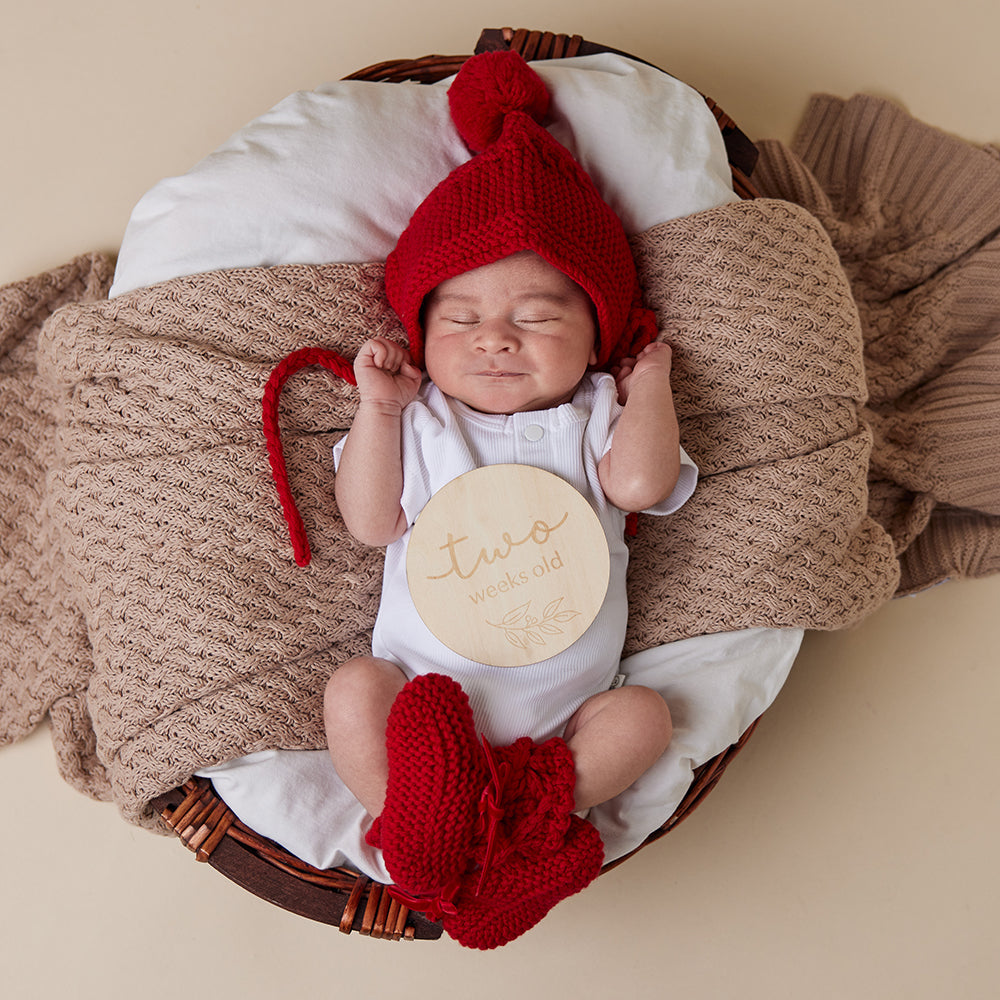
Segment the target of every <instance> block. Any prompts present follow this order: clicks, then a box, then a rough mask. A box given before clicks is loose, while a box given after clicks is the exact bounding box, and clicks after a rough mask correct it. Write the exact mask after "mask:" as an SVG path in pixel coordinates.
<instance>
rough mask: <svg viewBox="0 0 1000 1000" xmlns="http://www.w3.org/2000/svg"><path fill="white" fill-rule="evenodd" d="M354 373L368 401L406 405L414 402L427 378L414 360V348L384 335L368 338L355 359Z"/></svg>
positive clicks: (395, 405)
mask: <svg viewBox="0 0 1000 1000" xmlns="http://www.w3.org/2000/svg"><path fill="white" fill-rule="evenodd" d="M354 377H355V378H356V379H357V381H358V391H359V392H360V393H361V401H362V402H364V403H378V404H385V405H389V406H391V407H393V408H395V407H397V406H398V407H399V409H400V410H402V409H403V407H404V406H406V405H407V404H408V403H411V402H412V401H413V399H414V397H415V396H416V395H417V390H418V389H419V388H420V382H421V379H422V378H423V376H422V374H421V372H420V369H419V368H417V367H415V366H414V364H413V362H412V361H411V360H410V352H409V351H408V350H407V349H406V348H405V347H402V346H401V345H400V344H397V343H395V342H394V341H391V340H386V339H384V338H383V337H373V338H372V339H371V340H368V341H366V342H365V345H364V346H363V347H362V348H361V350H360V351H359V352H358V356H357V357H356V358H355V359H354Z"/></svg>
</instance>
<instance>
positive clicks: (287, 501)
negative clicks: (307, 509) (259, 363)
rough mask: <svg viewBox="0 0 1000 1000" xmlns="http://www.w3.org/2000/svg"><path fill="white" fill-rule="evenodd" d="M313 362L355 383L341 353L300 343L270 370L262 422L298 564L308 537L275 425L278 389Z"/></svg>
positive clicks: (305, 558) (305, 556)
mask: <svg viewBox="0 0 1000 1000" xmlns="http://www.w3.org/2000/svg"><path fill="white" fill-rule="evenodd" d="M312 365H318V366H320V367H322V368H326V369H327V371H331V372H333V373H334V374H335V375H337V376H339V377H340V378H342V379H343V380H344V381H345V382H347V383H349V384H350V385H357V381H356V380H355V378H354V366H353V365H352V364H351V362H349V361H348V360H347V359H346V358H345V357H344V356H343V355H341V354H338V353H337V352H336V351H331V350H328V349H327V348H323V347H303V348H302V349H301V350H298V351H294V352H293V353H292V354H289V355H288V357H287V358H285V359H284V360H283V361H281V362H279V363H278V365H277V367H276V368H275V369H274V371H272V372H271V374H270V376H269V377H268V380H267V385H266V386H265V387H264V400H263V422H264V441H265V443H266V444H267V457H268V461H269V462H270V463H271V476H272V478H273V479H274V485H275V488H276V489H277V491H278V499H279V500H280V501H281V509H282V512H283V513H284V515H285V523H286V524H287V525H288V534H289V537H290V538H291V542H292V551H293V552H294V554H295V561H296V563H298V565H299V566H308V565H309V560H310V559H311V558H312V556H311V553H310V551H309V540H308V539H307V538H306V529H305V525H304V524H303V523H302V517H301V515H300V514H299V510H298V507H296V505H295V497H293V496H292V489H291V487H290V486H289V484H288V468H287V466H286V465H285V449H284V448H283V447H282V444H281V434H280V429H279V427H278V402H279V400H280V397H281V390H282V388H283V387H284V385H285V383H286V382H287V381H288V379H289V378H290V377H291V376H292V375H294V374H295V373H296V372H298V371H301V370H302V369H303V368H308V367H310V366H312Z"/></svg>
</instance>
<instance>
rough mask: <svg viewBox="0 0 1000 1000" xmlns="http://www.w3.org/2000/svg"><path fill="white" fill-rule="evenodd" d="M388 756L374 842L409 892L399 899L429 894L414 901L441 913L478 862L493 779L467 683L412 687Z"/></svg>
mask: <svg viewBox="0 0 1000 1000" xmlns="http://www.w3.org/2000/svg"><path fill="white" fill-rule="evenodd" d="M386 751H387V754H388V758H389V780H388V785H387V787H386V795H385V806H384V808H383V811H382V814H381V816H379V818H378V820H377V821H376V823H375V825H374V826H373V827H372V829H371V830H370V831H369V833H368V841H369V843H371V844H372V845H373V846H375V847H381V848H382V854H383V857H384V859H385V864H386V868H387V869H388V870H389V873H390V874H391V875H392V877H393V879H394V881H395V882H396V884H397V887H398V889H399V890H402V892H399V893H397V894H398V895H400V896H402V895H404V894H406V895H411V896H414V897H427V899H426V903H427V905H426V907H422V906H421V905H420V901H419V900H418V899H414V900H412V901H407V902H409V905H411V906H413V907H414V908H416V909H426V910H427V911H428V912H430V913H437V911H440V910H441V903H442V900H443V901H444V902H445V903H447V902H449V901H450V899H451V898H453V897H454V894H455V893H456V892H457V890H458V882H459V880H460V878H461V876H462V875H463V874H464V873H465V871H466V869H467V867H468V866H469V864H470V863H471V860H470V858H471V852H472V840H473V837H474V835H475V833H476V830H477V826H478V821H479V808H478V807H479V799H480V795H481V794H482V790H483V788H484V786H485V785H486V783H487V781H488V780H489V771H488V769H487V766H486V762H485V759H484V755H483V751H482V748H481V747H480V745H479V741H478V739H477V738H476V731H475V727H474V725H473V721H472V710H471V708H470V707H469V699H468V698H467V696H466V694H465V692H464V691H463V690H462V688H461V686H460V685H459V684H458V683H457V682H456V681H454V680H452V679H451V678H449V677H445V676H443V675H441V674H427V675H424V676H421V677H416V678H414V679H413V680H412V681H410V682H409V683H408V684H406V685H405V686H404V687H403V689H402V691H400V693H399V694H398V695H397V697H396V700H395V701H394V702H393V705H392V708H391V710H390V712H389V719H388V722H387V725H386ZM450 908H451V907H450V906H446V909H450ZM438 915H439V914H438Z"/></svg>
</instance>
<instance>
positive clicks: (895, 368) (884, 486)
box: [754, 96, 1000, 593]
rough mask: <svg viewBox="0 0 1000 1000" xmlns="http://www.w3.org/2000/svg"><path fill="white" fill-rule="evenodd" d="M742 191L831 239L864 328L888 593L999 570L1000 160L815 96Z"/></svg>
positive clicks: (764, 147)
mask: <svg viewBox="0 0 1000 1000" xmlns="http://www.w3.org/2000/svg"><path fill="white" fill-rule="evenodd" d="M754 179H755V181H756V182H757V183H758V185H759V186H760V187H761V188H762V190H763V191H764V192H765V193H767V194H770V195H774V196H777V197H782V198H788V199H790V200H792V201H796V202H798V203H800V204H802V205H804V206H805V207H806V208H808V209H809V210H810V211H811V212H813V213H814V214H815V215H816V217H817V218H818V219H819V220H820V222H821V223H822V224H823V226H824V228H825V229H826V230H827V232H828V233H829V234H830V238H831V239H832V241H833V244H834V246H835V247H836V249H837V252H838V254H839V256H840V257H841V259H842V260H843V261H844V267H845V270H846V271H847V274H848V276H849V278H850V281H851V286H852V289H853V292H854V296H855V298H856V300H857V304H858V310H859V312H860V316H861V321H862V325H863V330H864V341H865V355H864V361H865V373H866V377H867V383H868V390H869V395H870V400H869V404H868V408H867V410H866V411H865V418H866V421H867V422H868V424H869V425H870V426H871V428H872V430H873V432H874V436H875V443H874V453H873V458H872V468H871V502H870V509H871V512H872V514H873V516H874V517H875V518H876V520H878V522H879V523H880V524H882V525H883V526H884V527H885V528H886V530H887V531H888V532H890V534H891V535H892V537H893V540H894V542H895V545H896V550H897V552H898V553H899V556H900V563H901V568H902V580H901V584H900V592H901V593H908V592H911V591H915V590H919V589H921V588H923V587H926V586H929V585H931V584H934V583H937V582H939V581H940V580H943V579H946V578H947V577H952V576H954V577H961V576H966V577H969V576H971V577H976V576H985V575H987V574H991V573H996V572H997V571H998V570H1000V457H998V455H1000V451H998V447H1000V446H998V442H1000V151H998V150H997V148H996V147H986V148H985V149H979V148H976V147H974V146H971V145H969V144H968V143H965V142H963V141H962V140H960V139H957V138H954V137H952V136H948V135H944V134H942V133H941V132H939V131H938V130H936V129H934V128H931V127H930V126H927V125H924V124H922V123H920V122H916V121H914V120H913V119H912V118H911V117H910V116H909V115H907V114H906V113H905V112H904V111H903V110H901V109H900V108H898V107H895V106H894V105H892V104H889V103H887V102H885V101H882V100H879V99H877V98H874V97H854V98H852V99H851V100H848V101H844V100H840V99H838V98H834V97H828V96H818V97H814V98H813V99H812V101H811V103H810V106H809V109H808V111H807V114H806V117H805V119H804V121H803V123H802V125H801V126H800V128H799V130H798V132H797V134H796V136H795V139H794V141H793V142H792V145H791V148H786V147H784V146H782V145H780V144H778V143H773V142H767V143H762V144H761V158H760V161H759V163H758V167H757V170H756V173H755V174H754Z"/></svg>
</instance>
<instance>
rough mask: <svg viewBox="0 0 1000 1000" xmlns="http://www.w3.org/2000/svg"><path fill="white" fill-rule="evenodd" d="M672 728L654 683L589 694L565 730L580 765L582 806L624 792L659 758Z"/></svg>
mask: <svg viewBox="0 0 1000 1000" xmlns="http://www.w3.org/2000/svg"><path fill="white" fill-rule="evenodd" d="M672 731H673V730H672V726H671V722H670V710H669V709H668V708H667V703H666V702H665V701H664V700H663V698H661V697H660V695H659V694H658V693H657V692H656V691H653V690H652V689H651V688H646V687H639V686H634V687H630V686H628V685H626V686H625V687H621V688H617V689H616V690H614V691H604V692H602V693H601V694H597V695H594V697H592V698H589V699H587V701H585V702H584V703H583V704H582V705H581V706H580V707H579V708H578V709H577V710H576V712H575V713H574V715H573V717H572V718H571V719H570V720H569V723H568V724H567V726H566V731H565V732H564V733H563V739H564V740H565V741H566V743H567V745H568V746H569V749H570V752H571V753H572V755H573V762H574V764H575V766H576V791H575V802H576V808H577V809H578V810H580V809H589V808H590V807H591V806H596V805H600V803H602V802H606V801H607V800H608V799H611V798H614V797H615V796H616V795H618V794H619V793H620V792H624V791H625V789H626V788H628V787H629V786H630V785H631V784H632V783H633V782H634V781H635V780H636V779H637V778H639V777H640V776H641V775H643V774H645V773H646V771H648V770H649V768H650V767H652V766H653V764H655V763H656V761H657V760H659V758H660V757H661V756H662V754H663V751H664V750H666V749H667V746H668V745H669V743H670V737H671V734H672Z"/></svg>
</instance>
